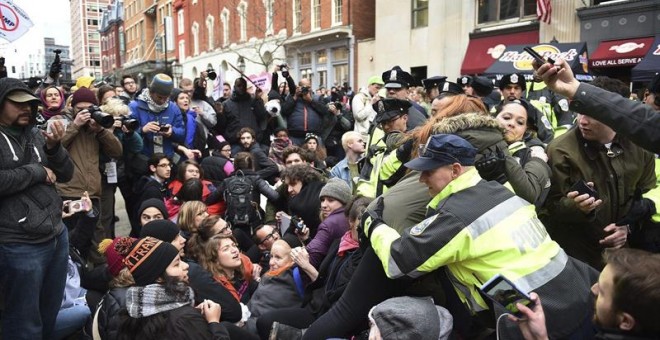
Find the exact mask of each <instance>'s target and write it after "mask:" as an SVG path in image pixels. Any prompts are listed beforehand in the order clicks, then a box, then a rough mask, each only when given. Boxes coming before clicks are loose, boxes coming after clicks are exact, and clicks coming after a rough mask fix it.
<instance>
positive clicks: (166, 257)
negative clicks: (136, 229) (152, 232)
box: [124, 237, 179, 286]
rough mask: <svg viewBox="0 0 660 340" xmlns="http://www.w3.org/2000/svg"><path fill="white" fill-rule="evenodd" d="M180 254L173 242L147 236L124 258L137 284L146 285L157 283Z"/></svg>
mask: <svg viewBox="0 0 660 340" xmlns="http://www.w3.org/2000/svg"><path fill="white" fill-rule="evenodd" d="M178 254H179V251H178V250H177V249H176V247H174V246H173V245H172V244H170V243H167V242H163V241H161V240H158V239H155V238H153V237H145V238H143V239H140V240H138V241H137V242H136V243H135V245H134V246H133V249H131V252H130V253H129V254H128V256H126V258H124V265H126V268H128V270H129V271H130V272H131V274H132V275H133V279H134V280H135V284H136V285H138V286H146V285H148V284H152V283H155V282H156V279H157V278H159V277H160V276H161V275H163V272H165V269H167V267H168V266H169V265H170V263H172V260H174V258H175V257H176V256H177V255H178Z"/></svg>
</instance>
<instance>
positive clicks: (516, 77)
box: [510, 74, 518, 84]
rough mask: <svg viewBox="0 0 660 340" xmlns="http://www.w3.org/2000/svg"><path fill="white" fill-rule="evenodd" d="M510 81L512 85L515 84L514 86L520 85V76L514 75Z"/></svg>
mask: <svg viewBox="0 0 660 340" xmlns="http://www.w3.org/2000/svg"><path fill="white" fill-rule="evenodd" d="M510 79H511V82H512V83H514V84H515V83H518V75H517V74H512V75H511V78H510Z"/></svg>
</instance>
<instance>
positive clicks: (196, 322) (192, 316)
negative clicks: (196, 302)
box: [161, 306, 230, 340]
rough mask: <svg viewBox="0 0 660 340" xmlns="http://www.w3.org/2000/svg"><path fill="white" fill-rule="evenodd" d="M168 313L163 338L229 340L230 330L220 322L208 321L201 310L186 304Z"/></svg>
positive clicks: (177, 339)
mask: <svg viewBox="0 0 660 340" xmlns="http://www.w3.org/2000/svg"><path fill="white" fill-rule="evenodd" d="M167 313H168V318H167V323H166V327H165V330H164V331H163V333H162V334H163V337H162V338H161V339H162V340H169V339H172V340H198V339H199V340H204V339H209V340H210V339H213V340H229V339H230V338H229V332H227V329H226V328H225V326H223V325H221V324H220V323H217V322H213V323H208V322H206V320H205V319H204V316H202V314H200V313H199V310H197V309H195V308H194V307H192V306H184V307H180V308H177V309H174V310H171V311H169V312H167Z"/></svg>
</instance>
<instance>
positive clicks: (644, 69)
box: [631, 35, 660, 82]
mask: <svg viewBox="0 0 660 340" xmlns="http://www.w3.org/2000/svg"><path fill="white" fill-rule="evenodd" d="M658 72H660V35H658V36H656V37H655V40H654V41H653V45H651V48H649V51H648V52H646V55H645V56H644V58H643V59H642V61H641V62H640V63H639V64H637V66H635V67H633V69H632V70H631V79H632V81H638V82H648V81H650V80H651V78H653V76H655V75H656V73H658Z"/></svg>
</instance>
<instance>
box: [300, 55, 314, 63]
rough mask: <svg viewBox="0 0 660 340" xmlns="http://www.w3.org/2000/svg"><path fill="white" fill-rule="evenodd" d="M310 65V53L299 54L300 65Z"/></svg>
mask: <svg viewBox="0 0 660 340" xmlns="http://www.w3.org/2000/svg"><path fill="white" fill-rule="evenodd" d="M311 63H312V53H311V52H303V53H301V54H300V65H309V64H311Z"/></svg>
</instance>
